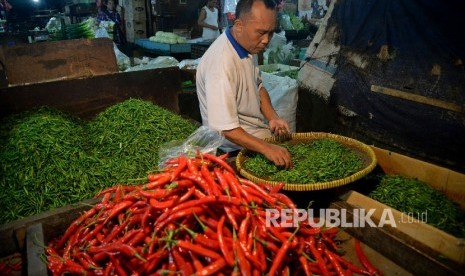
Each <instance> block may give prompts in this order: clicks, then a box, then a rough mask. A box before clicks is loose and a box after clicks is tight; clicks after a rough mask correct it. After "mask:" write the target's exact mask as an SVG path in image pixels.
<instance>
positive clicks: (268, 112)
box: [259, 87, 279, 121]
mask: <svg viewBox="0 0 465 276" xmlns="http://www.w3.org/2000/svg"><path fill="white" fill-rule="evenodd" d="M259 93H260V111H261V112H262V114H263V116H265V118H266V119H267V120H268V121H271V120H273V119H276V118H278V117H279V116H278V114H277V113H276V111H275V110H274V108H273V105H272V104H271V99H270V95H269V94H268V91H266V89H265V88H264V87H262V88H261V89H260V92H259Z"/></svg>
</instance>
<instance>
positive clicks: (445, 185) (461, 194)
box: [372, 146, 465, 210]
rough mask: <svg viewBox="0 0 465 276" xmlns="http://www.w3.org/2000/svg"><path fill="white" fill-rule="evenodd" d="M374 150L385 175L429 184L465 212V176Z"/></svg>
mask: <svg viewBox="0 0 465 276" xmlns="http://www.w3.org/2000/svg"><path fill="white" fill-rule="evenodd" d="M372 149H373V151H374V152H375V154H376V158H377V162H378V165H379V166H380V167H381V168H382V170H383V172H384V173H386V174H397V175H402V176H406V177H413V178H416V179H418V180H420V181H423V182H425V183H428V184H429V185H430V186H431V187H433V188H434V189H436V190H439V191H441V192H442V193H444V194H445V195H446V196H447V197H448V198H449V199H451V200H453V201H454V202H455V203H457V204H458V205H459V206H461V208H462V209H463V210H465V185H464V183H465V174H462V173H459V172H456V171H452V170H450V169H447V168H444V167H440V166H437V165H434V164H431V163H428V162H424V161H421V160H418V159H415V158H411V157H408V156H405V155H402V154H398V153H395V152H392V151H388V150H385V149H381V148H378V147H373V146H372Z"/></svg>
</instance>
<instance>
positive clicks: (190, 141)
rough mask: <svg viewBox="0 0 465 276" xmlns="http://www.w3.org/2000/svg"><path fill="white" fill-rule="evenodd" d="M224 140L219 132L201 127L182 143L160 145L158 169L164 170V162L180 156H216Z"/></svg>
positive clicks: (174, 142) (172, 142)
mask: <svg viewBox="0 0 465 276" xmlns="http://www.w3.org/2000/svg"><path fill="white" fill-rule="evenodd" d="M224 139H225V138H224V135H223V134H222V133H221V132H219V131H216V130H212V129H210V128H208V127H206V126H201V127H199V128H198V129H197V130H196V131H194V132H193V133H192V134H191V135H190V136H189V137H188V138H187V139H186V140H184V141H171V142H168V143H166V144H164V145H162V146H161V147H160V150H159V151H158V154H159V157H160V158H159V163H158V167H159V168H160V169H162V168H164V167H165V166H166V161H168V160H170V159H172V158H176V157H178V156H180V155H186V156H188V157H194V156H195V155H196V154H197V152H201V153H210V154H216V151H217V149H218V148H219V147H220V146H221V145H222V144H223V142H224Z"/></svg>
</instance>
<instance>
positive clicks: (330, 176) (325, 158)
mask: <svg viewBox="0 0 465 276" xmlns="http://www.w3.org/2000/svg"><path fill="white" fill-rule="evenodd" d="M280 145H281V146H283V147H285V148H287V149H288V150H289V152H290V154H291V156H292V162H293V164H294V167H293V168H291V169H288V170H285V169H282V168H280V167H277V166H275V165H274V164H273V163H271V162H270V161H268V159H266V158H265V157H264V156H263V155H261V154H258V153H248V155H247V158H246V159H245V161H244V168H245V169H246V170H247V171H249V172H250V173H252V174H253V175H255V176H256V177H259V178H262V179H265V180H271V181H283V182H286V183H308V184H312V183H319V182H326V181H331V180H335V179H340V178H344V177H347V176H349V175H351V174H353V173H355V172H357V171H358V170H360V168H362V166H363V162H362V159H361V157H360V156H359V155H357V153H356V152H355V151H353V150H351V149H350V148H348V147H346V146H344V145H342V144H341V143H339V142H337V141H335V140H331V139H319V140H315V141H312V142H310V143H290V142H285V143H281V144H280Z"/></svg>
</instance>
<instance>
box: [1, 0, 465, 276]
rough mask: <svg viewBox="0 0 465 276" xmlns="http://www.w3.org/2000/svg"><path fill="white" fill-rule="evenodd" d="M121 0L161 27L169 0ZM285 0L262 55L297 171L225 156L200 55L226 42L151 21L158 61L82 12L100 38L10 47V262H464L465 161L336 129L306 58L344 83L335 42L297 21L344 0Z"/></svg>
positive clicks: (275, 269)
mask: <svg viewBox="0 0 465 276" xmlns="http://www.w3.org/2000/svg"><path fill="white" fill-rule="evenodd" d="M123 2H124V4H125V5H126V7H133V8H134V10H135V11H138V12H140V14H133V17H127V19H129V22H131V24H132V23H134V22H143V23H141V24H142V25H143V26H144V27H146V25H145V20H146V19H147V18H146V17H144V16H145V15H147V14H146V13H145V12H146V10H147V8H148V7H150V6H151V5H152V7H153V6H154V4H153V3H152V2H151V3H150V4H149V3H148V2H146V1H123ZM288 2H289V3H286V4H288V5H287V6H286V5H285V8H284V10H285V11H290V10H293V11H294V12H293V13H292V14H293V15H295V17H289V18H288V20H287V19H286V18H285V17H284V19H283V21H282V22H281V23H280V24H281V27H283V29H282V30H280V31H282V32H279V33H276V34H275V36H274V37H273V39H274V41H272V43H270V47H269V48H268V49H267V50H266V51H265V53H264V55H263V56H262V58H263V61H264V62H263V63H264V64H261V65H260V67H259V69H260V70H261V77H262V80H263V85H264V86H265V87H266V89H267V90H268V92H269V95H270V98H271V102H272V105H273V107H274V108H275V109H276V112H277V113H278V115H279V116H280V117H282V118H285V120H286V121H288V122H289V126H290V128H291V133H288V134H286V135H281V136H274V137H272V138H268V139H267V142H269V143H273V144H277V145H280V146H282V147H285V148H286V149H287V150H288V151H289V152H290V153H291V155H292V158H293V163H294V166H293V167H292V168H289V169H283V168H282V167H277V166H275V165H274V164H272V163H270V162H268V161H267V160H266V158H265V157H264V156H263V155H261V154H258V153H256V152H253V151H249V150H246V149H242V150H241V151H240V152H239V153H238V154H237V156H230V155H228V154H224V153H222V152H220V151H218V146H219V145H220V144H221V142H222V141H224V136H223V135H222V134H221V133H218V132H216V131H213V130H210V129H208V128H205V127H201V126H200V125H201V123H200V121H201V117H200V112H199V103H198V98H197V95H196V87H195V83H196V80H195V77H196V64H198V58H200V57H201V56H202V54H203V53H204V52H205V51H206V50H207V49H208V47H209V45H210V43H211V42H205V41H200V40H198V41H190V42H189V40H188V37H184V36H182V35H179V33H177V34H176V36H175V32H174V31H173V32H171V31H159V32H156V33H154V34H153V35H152V36H148V35H147V36H146V34H147V33H146V31H147V29H144V32H142V33H143V34H142V35H141V36H143V37H136V36H133V37H132V38H133V39H134V44H135V45H136V46H137V47H139V48H138V49H140V50H141V51H142V52H144V53H147V54H151V55H152V56H156V58H152V57H148V56H144V57H133V56H132V57H128V56H125V55H124V54H122V53H121V52H119V51H118V49H117V47H115V44H113V42H112V41H111V40H110V39H109V38H94V37H93V36H92V35H93V34H95V33H94V31H95V30H93V29H92V28H90V29H89V28H87V27H88V26H89V25H87V23H88V22H90V21H88V22H83V25H74V27H71V33H72V34H74V35H76V36H80V35H82V36H85V35H86V34H87V35H91V37H88V38H84V37H80V38H77V37H74V39H69V37H68V36H63V37H62V38H63V39H58V35H66V32H67V31H70V29H69V26H68V28H64V29H62V28H57V29H56V30H57V31H60V30H61V31H62V32H54V35H55V36H53V35H52V37H55V38H57V40H60V41H44V42H40V43H29V44H21V45H3V46H2V48H1V51H0V60H1V63H2V65H3V68H2V69H3V75H4V79H2V82H1V85H0V120H1V124H0V188H1V189H2V191H3V192H2V193H1V194H0V202H1V203H2V209H1V210H0V244H1V247H0V274H2V275H34V276H36V275H37V276H41V275H44V276H45V275H63V274H66V275H67V274H69V275H83V274H86V275H94V274H95V275H100V274H102V275H104V274H105V273H107V274H108V275H125V274H128V275H129V274H131V273H136V272H137V273H139V274H140V275H158V274H164V273H170V274H173V275H181V274H184V275H219V274H221V273H222V274H226V275H254V274H256V275H270V276H272V275H273V276H274V275H314V274H316V275H346V274H355V275H462V274H463V270H464V268H465V244H464V242H463V239H464V237H465V186H464V183H465V174H463V173H462V172H460V171H456V170H453V169H452V168H450V167H449V166H447V165H449V164H448V163H447V162H444V163H443V164H442V165H438V164H432V163H428V162H426V161H424V160H420V159H417V158H415V157H412V156H411V155H410V156H407V155H404V154H402V153H401V152H397V151H395V150H393V148H395V146H396V143H389V141H385V143H384V144H382V145H381V146H380V145H379V144H377V143H372V140H369V139H366V140H365V139H364V138H366V137H365V136H357V135H350V136H349V135H348V134H354V133H353V132H345V129H341V128H337V127H333V126H332V125H331V127H327V126H328V125H330V124H332V123H334V122H330V121H332V120H333V119H334V121H337V120H338V119H339V118H340V117H338V116H335V115H334V114H333V113H329V112H328V110H325V108H328V109H329V107H328V105H329V106H330V108H332V106H331V103H332V102H331V101H324V99H322V97H318V98H317V99H312V100H308V94H309V91H308V90H306V89H308V87H303V86H302V85H304V84H306V85H308V82H309V78H308V70H313V71H312V72H313V73H314V74H312V75H311V76H312V77H315V75H316V76H321V75H331V77H334V80H333V81H334V82H339V83H343V84H344V83H345V82H344V81H347V80H346V78H342V79H337V78H336V76H337V75H336V72H337V71H336V69H337V67H336V65H337V64H335V61H334V59H333V58H334V56H333V55H332V51H331V50H334V49H333V48H325V47H328V45H327V44H325V43H326V42H325V41H324V40H322V42H321V43H322V45H321V46H318V45H315V43H317V42H316V41H317V40H315V41H313V43H312V44H311V46H310V47H308V48H307V46H306V45H304V44H301V43H303V42H302V40H305V43H307V42H308V41H309V40H313V38H311V37H309V34H310V33H309V32H311V31H310V30H309V29H299V30H297V28H296V27H298V26H301V27H303V25H304V24H303V23H302V22H303V21H299V20H302V15H304V16H303V17H304V18H305V14H306V15H307V16H308V15H309V14H310V9H311V14H313V15H310V17H311V18H313V19H315V20H318V21H312V22H313V23H318V22H325V23H324V24H326V22H328V21H327V20H328V18H329V15H331V13H332V12H333V11H334V10H333V9H335V8H337V7H339V8H340V6H337V7H335V6H333V5H331V6H326V5H325V4H324V3H323V2H325V3H329V2H331V1H288ZM337 2H339V3H341V1H337ZM342 2H344V3H345V2H346V1H342ZM349 2H350V1H349ZM315 3H317V4H318V5H316V4H315ZM164 4H166V3H164ZM176 4H177V3H176ZM291 4H292V5H291ZM311 4H314V5H316V6H313V7H309V6H308V5H311ZM320 4H321V5H320ZM157 5H161V4H160V1H157ZM185 5H187V3H185ZM293 5H294V6H293ZM320 6H324V7H326V9H323V12H321V10H320ZM306 9H308V10H306ZM326 11H328V16H326V17H325V12H326ZM339 11H341V10H339ZM316 12H321V13H319V15H318V18H315V14H316ZM142 13H143V15H142ZM341 14H342V12H341ZM134 15H137V16H135V17H134ZM165 15H166V14H165ZM297 15H300V16H297ZM159 17H160V16H159ZM296 17H300V18H301V19H298V18H296ZM324 17H325V18H324ZM291 18H292V20H291ZM171 19H172V18H171ZM171 19H170V20H171ZM307 19H308V18H307ZM322 19H325V21H320V20H322ZM81 23H82V22H81ZM158 23H159V24H161V25H163V24H165V25H167V24H168V22H167V21H165V22H160V20H158ZM288 24H291V25H292V26H291V25H288ZM294 24H295V25H294ZM301 24H303V25H301ZM126 26H128V25H127V24H126ZM80 27H85V28H83V29H82V30H81V28H80ZM307 27H309V26H307ZM286 29H287V30H286ZM81 31H82V32H81ZM133 34H134V33H133ZM322 37H324V34H323V31H320V32H319V33H318V37H317V39H321V38H322ZM65 38H66V39H65ZM312 47H315V48H319V47H321V48H319V49H318V51H316V50H315V49H314V48H312ZM301 48H304V49H305V51H304V52H302V50H301ZM315 53H318V54H322V55H321V56H319V58H318V59H316V58H314V56H313V55H314V54H315ZM175 57H180V59H179V60H176V59H175ZM183 57H188V58H186V59H185V60H183V59H182V58H183ZM391 58H394V56H392V57H391ZM320 59H321V60H320ZM344 65H346V64H344ZM387 65H389V64H387ZM387 65H386V66H387ZM346 66H348V65H346ZM348 67H350V68H352V67H351V66H348ZM25 68H27V70H25ZM343 69H344V68H343ZM345 69H346V70H347V68H345ZM352 69H353V68H352ZM315 72H318V73H315ZM338 72H342V71H338ZM437 72H438V71H433V73H435V74H436V73H437ZM454 72H455V71H454ZM433 75H434V74H433ZM363 76H365V77H366V76H367V75H363ZM361 77H362V76H360V78H361ZM377 77H378V76H377ZM377 79H379V78H377ZM320 80H321V79H320ZM438 83H439V82H438ZM312 84H313V85H314V86H313V87H312V90H311V92H313V93H318V92H321V90H323V92H328V94H329V93H330V92H331V93H335V92H338V91H339V92H340V90H344V89H346V88H347V87H348V86H346V85H343V86H341V85H339V86H337V85H336V86H335V90H331V89H329V88H328V87H330V86H331V87H332V84H333V83H332V82H331V83H330V81H328V82H324V81H322V82H321V83H317V82H315V83H312ZM325 88H328V89H326V90H325ZM330 90H331V91H330ZM454 91H458V90H454ZM460 91H461V90H460ZM460 91H459V92H460ZM357 93H361V92H360V91H357ZM339 94H341V93H339ZM339 94H338V95H339ZM355 94H356V93H355ZM355 94H354V95H355ZM368 94H369V93H368ZM344 95H347V97H348V99H352V98H354V97H352V96H351V95H352V94H350V93H346V94H344ZM302 96H303V97H302ZM369 97H374V96H369ZM357 99H359V98H357ZM383 99H384V100H385V105H387V106H391V107H393V106H394V105H395V103H394V104H393V103H391V102H390V101H389V99H388V98H383ZM333 100H335V101H338V102H339V101H341V99H340V98H337V99H333ZM347 101H348V100H347ZM349 103H351V102H349ZM387 103H388V104H387ZM346 104H347V103H346ZM349 106H350V105H349ZM399 106H400V107H402V106H401V105H399ZM399 106H398V107H399ZM408 106H411V105H408ZM368 107H369V108H370V110H374V111H376V112H377V113H376V112H375V113H374V114H378V113H382V115H385V116H386V117H389V116H391V114H394V113H395V111H396V109H394V108H392V110H389V111H390V113H389V114H387V113H383V112H382V110H381V109H382V108H381V107H383V106H381V107H380V108H379V109H378V108H375V107H373V106H371V105H369V106H368ZM456 111H457V110H456ZM359 112H360V111H359ZM454 112H455V111H454ZM458 112H460V110H459V111H458ZM360 113H361V112H360ZM328 114H329V115H328ZM362 114H363V113H362ZM406 114H407V115H406V117H409V116H408V113H406ZM448 115H450V113H448ZM393 116H395V115H393ZM380 117H382V116H380ZM410 117H414V116H410ZM335 118H336V119H335ZM377 118H378V117H377V116H374V117H372V118H370V120H371V121H370V122H374V121H376V119H377ZM456 118H459V116H458V115H457V117H456ZM317 121H318V123H320V124H316V123H315V122H317ZM323 124H326V126H325V127H321V125H323ZM373 124H374V123H373ZM309 125H311V127H308V126H309ZM396 136H397V134H396ZM440 137H442V136H440ZM425 140H426V138H425ZM453 141H455V140H453ZM383 145H386V146H389V148H384V147H383ZM425 150H427V149H425ZM409 152H410V153H411V151H409ZM446 161H447V160H446ZM458 161H460V160H458ZM459 165H460V164H459ZM462 165H463V164H462Z"/></svg>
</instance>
